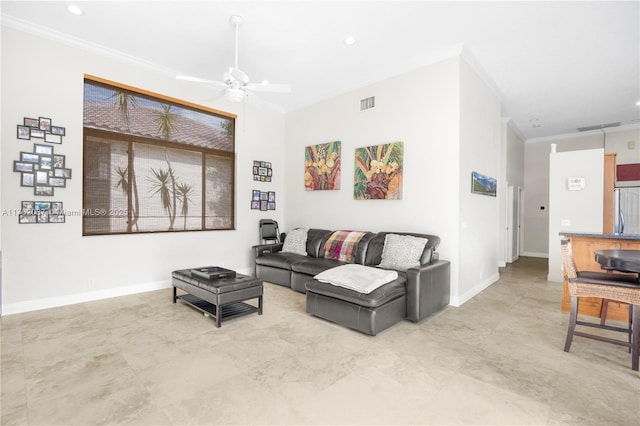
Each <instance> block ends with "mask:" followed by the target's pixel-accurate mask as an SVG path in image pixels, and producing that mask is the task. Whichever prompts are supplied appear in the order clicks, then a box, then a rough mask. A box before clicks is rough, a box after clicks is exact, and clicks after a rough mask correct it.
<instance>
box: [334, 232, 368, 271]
mask: <svg viewBox="0 0 640 426" xmlns="http://www.w3.org/2000/svg"><path fill="white" fill-rule="evenodd" d="M366 234H367V232H361V231H334V232H333V233H332V234H331V236H330V237H329V239H328V240H327V242H326V243H325V244H324V258H325V259H333V260H339V261H341V262H347V263H353V262H354V259H355V256H356V248H357V247H358V243H359V242H360V240H361V239H362V237H364V236H365V235H366Z"/></svg>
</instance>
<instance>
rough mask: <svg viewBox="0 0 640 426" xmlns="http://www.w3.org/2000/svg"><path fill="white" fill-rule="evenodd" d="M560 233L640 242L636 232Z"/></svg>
mask: <svg viewBox="0 0 640 426" xmlns="http://www.w3.org/2000/svg"><path fill="white" fill-rule="evenodd" d="M560 235H562V236H565V237H584V238H599V239H606V240H636V241H637V242H639V243H640V235H634V234H592V233H581V232H560Z"/></svg>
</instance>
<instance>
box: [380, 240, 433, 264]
mask: <svg viewBox="0 0 640 426" xmlns="http://www.w3.org/2000/svg"><path fill="white" fill-rule="evenodd" d="M427 242H428V240H427V239H426V238H419V237H414V236H411V235H397V234H387V235H386V236H385V238H384V247H383V249H382V261H381V262H380V265H378V266H379V267H381V268H386V269H397V270H398V271H406V270H407V269H409V268H413V267H414V266H419V265H420V257H421V256H422V252H423V251H424V247H425V246H426V245H427Z"/></svg>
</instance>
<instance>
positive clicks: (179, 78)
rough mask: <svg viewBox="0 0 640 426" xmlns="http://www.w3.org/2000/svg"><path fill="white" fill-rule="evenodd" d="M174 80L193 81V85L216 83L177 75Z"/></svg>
mask: <svg viewBox="0 0 640 426" xmlns="http://www.w3.org/2000/svg"><path fill="white" fill-rule="evenodd" d="M176 80H184V81H193V82H195V83H217V81H213V80H208V79H206V78H200V77H193V76H190V75H177V76H176Z"/></svg>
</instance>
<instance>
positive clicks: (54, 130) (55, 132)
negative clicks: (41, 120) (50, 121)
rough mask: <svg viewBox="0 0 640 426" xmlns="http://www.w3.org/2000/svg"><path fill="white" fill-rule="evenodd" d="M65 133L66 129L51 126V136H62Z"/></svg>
mask: <svg viewBox="0 0 640 426" xmlns="http://www.w3.org/2000/svg"><path fill="white" fill-rule="evenodd" d="M66 132H67V129H65V128H64V127H62V126H51V134H52V135H58V136H64V135H65V134H66Z"/></svg>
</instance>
